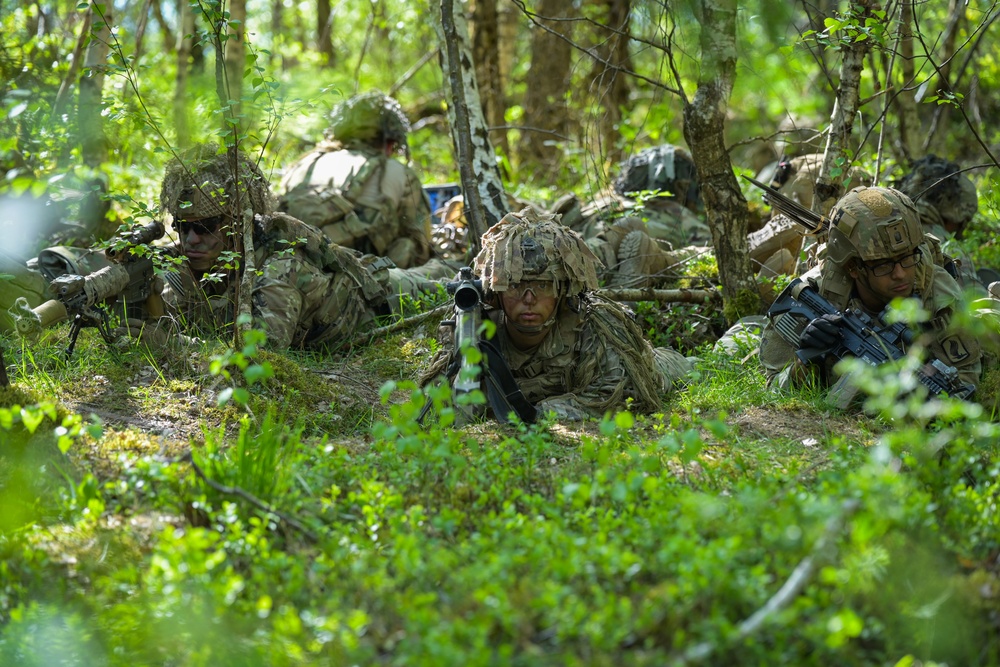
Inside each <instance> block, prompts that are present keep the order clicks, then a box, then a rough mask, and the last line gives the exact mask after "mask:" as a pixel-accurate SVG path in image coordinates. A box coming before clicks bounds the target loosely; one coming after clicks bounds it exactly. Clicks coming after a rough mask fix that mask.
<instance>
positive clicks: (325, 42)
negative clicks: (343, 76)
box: [275, 0, 334, 65]
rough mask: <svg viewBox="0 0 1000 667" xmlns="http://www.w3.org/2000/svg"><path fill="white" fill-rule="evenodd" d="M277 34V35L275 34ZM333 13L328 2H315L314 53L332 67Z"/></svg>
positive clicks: (325, 0) (322, 0) (318, 0)
mask: <svg viewBox="0 0 1000 667" xmlns="http://www.w3.org/2000/svg"><path fill="white" fill-rule="evenodd" d="M275 34H277V33H275ZM332 35H333V12H331V11H330V0H316V52H317V53H319V54H320V55H321V56H323V62H325V63H326V64H327V65H333V62H334V61H333V39H332V38H331V37H332Z"/></svg>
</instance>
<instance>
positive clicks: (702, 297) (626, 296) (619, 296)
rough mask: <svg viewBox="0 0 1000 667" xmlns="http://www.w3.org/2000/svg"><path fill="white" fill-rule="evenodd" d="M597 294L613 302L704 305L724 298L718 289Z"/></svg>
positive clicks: (601, 291)
mask: <svg viewBox="0 0 1000 667" xmlns="http://www.w3.org/2000/svg"><path fill="white" fill-rule="evenodd" d="M597 293H598V294H600V295H601V296H603V297H604V298H606V299H611V300H612V301H661V302H665V303H670V302H675V303H702V302H705V301H715V300H718V299H721V298H722V292H720V291H719V290H716V289H653V288H652V287H637V288H628V289H599V290H597Z"/></svg>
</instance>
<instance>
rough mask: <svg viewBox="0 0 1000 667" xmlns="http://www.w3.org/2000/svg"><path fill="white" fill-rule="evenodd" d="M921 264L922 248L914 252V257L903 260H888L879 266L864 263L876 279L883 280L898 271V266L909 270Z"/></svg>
mask: <svg viewBox="0 0 1000 667" xmlns="http://www.w3.org/2000/svg"><path fill="white" fill-rule="evenodd" d="M919 263H920V248H917V249H916V250H914V251H913V254H912V255H907V256H906V257H903V258H902V259H887V260H885V261H884V262H879V263H878V264H869V263H868V262H864V265H865V268H866V269H868V270H869V271H871V274H872V275H873V276H875V277H876V278H881V277H882V276H887V275H889V274H890V273H892V272H893V271H895V270H896V265H897V264H899V266H900V267H901V268H904V269H909V268H910V267H913V266H916V265H917V264H919Z"/></svg>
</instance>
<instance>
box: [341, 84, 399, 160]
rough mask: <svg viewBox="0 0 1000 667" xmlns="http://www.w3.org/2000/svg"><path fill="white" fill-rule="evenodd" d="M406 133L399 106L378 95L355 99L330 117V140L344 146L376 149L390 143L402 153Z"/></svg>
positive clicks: (393, 101) (370, 93)
mask: <svg viewBox="0 0 1000 667" xmlns="http://www.w3.org/2000/svg"><path fill="white" fill-rule="evenodd" d="M409 132H410V121H409V120H407V118H406V114H405V113H403V107H402V105H401V104H400V103H399V102H397V101H396V100H395V99H393V98H392V97H389V96H388V95H386V94H384V93H381V92H379V91H372V92H368V93H363V94H361V95H355V96H354V97H352V98H350V99H348V100H344V101H343V102H341V103H340V104H338V105H337V106H335V107H334V108H333V111H332V112H331V113H330V127H329V130H328V133H329V135H330V138H332V139H334V140H335V141H339V142H340V143H342V144H344V145H350V144H352V143H358V144H367V145H379V144H381V143H383V142H385V141H393V142H395V143H396V144H397V145H398V146H399V147H400V148H401V149H402V150H403V152H404V153H405V152H406V151H407V150H408V146H407V143H406V135H407V134H409Z"/></svg>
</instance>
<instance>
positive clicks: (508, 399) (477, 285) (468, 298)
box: [418, 266, 537, 423]
mask: <svg viewBox="0 0 1000 667" xmlns="http://www.w3.org/2000/svg"><path fill="white" fill-rule="evenodd" d="M445 288H446V289H447V290H448V293H449V294H451V295H452V298H453V301H454V304H455V317H454V319H451V320H444V321H443V322H441V325H442V326H446V327H450V328H452V329H453V330H454V332H455V334H454V351H453V354H452V362H451V365H450V366H449V368H448V370H447V371H446V373H445V374H446V375H447V376H448V377H454V378H455V379H454V381H453V382H452V391H453V392H454V394H453V395H454V397H455V398H456V399H457V398H458V397H459V396H465V395H468V394H470V393H472V392H473V391H476V390H477V389H482V390H483V393H484V394H486V402H487V404H488V405H489V407H490V408H491V409H492V410H493V414H494V416H495V417H496V419H497V421H500V422H501V423H507V422H508V421H510V420H509V418H508V415H509V414H510V413H511V412H514V413H516V414H517V416H518V417H519V418H520V419H521V421H523V422H525V423H532V422H534V421H535V418H536V416H537V411H536V409H535V406H534V405H532V404H531V402H529V401H528V399H527V398H525V396H524V394H523V393H522V392H521V388H520V387H518V386H517V380H515V379H514V375H513V374H512V373H511V372H510V368H509V367H508V366H507V362H506V361H505V360H504V358H503V355H502V354H500V350H499V349H498V348H497V346H496V345H494V344H493V342H492V341H490V340H488V339H487V338H486V337H484V336H480V334H479V329H480V326H481V324H482V321H483V314H482V313H483V306H482V304H483V284H482V281H480V280H478V279H476V278H475V276H474V275H473V273H472V269H471V268H470V267H468V266H464V267H462V269H461V270H460V271H459V275H458V280H455V281H453V282H450V283H447V284H446V285H445ZM473 346H474V347H476V348H478V349H479V351H480V353H481V354H482V364H479V363H477V362H475V361H473V360H471V359H470V356H469V355H468V354H467V351H468V349H469V347H473ZM455 403H456V404H458V401H457V400H456V401H455ZM430 407H431V401H430V400H429V399H428V401H427V403H426V404H425V405H424V408H423V410H421V412H420V416H419V417H418V421H423V418H424V416H425V415H426V414H427V411H428V410H429V409H430ZM465 414H466V417H470V418H471V417H473V416H474V415H472V414H471V413H470V412H467V411H466V413H465Z"/></svg>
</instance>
